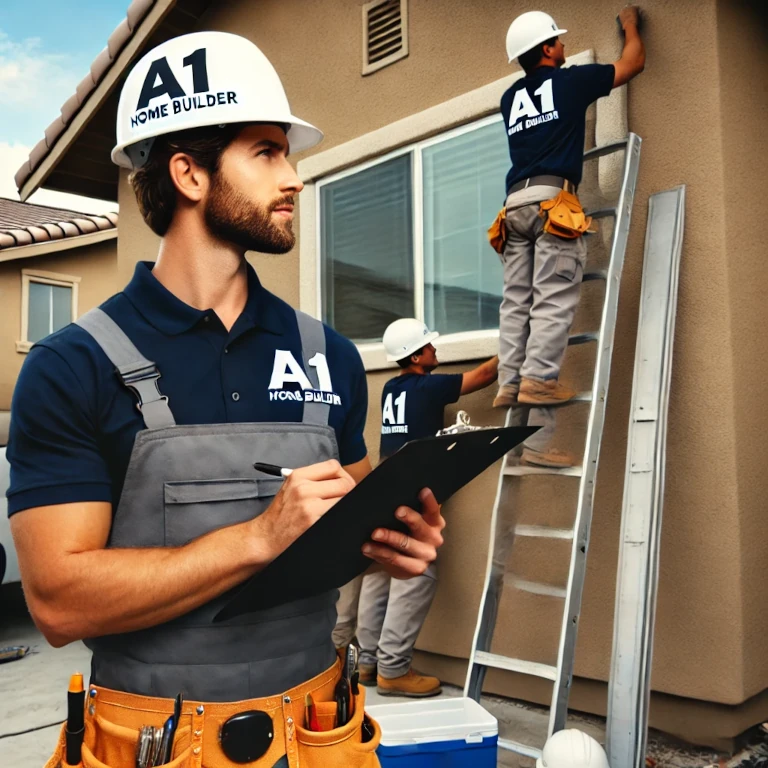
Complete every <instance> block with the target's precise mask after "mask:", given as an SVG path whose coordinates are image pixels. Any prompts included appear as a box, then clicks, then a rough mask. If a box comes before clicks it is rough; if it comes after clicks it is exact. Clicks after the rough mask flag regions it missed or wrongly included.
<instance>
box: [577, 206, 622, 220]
mask: <svg viewBox="0 0 768 768" xmlns="http://www.w3.org/2000/svg"><path fill="white" fill-rule="evenodd" d="M584 215H585V216H591V217H592V218H593V219H607V218H608V217H609V216H615V215H616V209H615V208H596V209H595V210H594V211H584Z"/></svg>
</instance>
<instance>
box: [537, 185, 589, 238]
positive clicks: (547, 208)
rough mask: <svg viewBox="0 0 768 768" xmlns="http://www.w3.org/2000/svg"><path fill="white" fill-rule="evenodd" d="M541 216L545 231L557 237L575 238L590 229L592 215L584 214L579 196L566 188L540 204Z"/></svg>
mask: <svg viewBox="0 0 768 768" xmlns="http://www.w3.org/2000/svg"><path fill="white" fill-rule="evenodd" d="M539 216H541V218H542V219H544V231H545V232H548V233H549V234H550V235H555V236H556V237H563V238H566V239H568V240H574V239H576V238H577V237H581V236H582V235H583V234H584V233H585V232H588V231H589V232H594V231H595V230H592V229H589V225H590V224H591V223H592V217H591V216H585V215H584V209H583V208H582V207H581V203H580V202H579V198H578V197H576V195H574V194H572V193H571V192H566V191H565V190H564V189H563V190H562V191H561V192H558V194H557V195H556V196H555V197H553V198H552V199H551V200H544V201H543V202H542V203H541V204H540V206H539Z"/></svg>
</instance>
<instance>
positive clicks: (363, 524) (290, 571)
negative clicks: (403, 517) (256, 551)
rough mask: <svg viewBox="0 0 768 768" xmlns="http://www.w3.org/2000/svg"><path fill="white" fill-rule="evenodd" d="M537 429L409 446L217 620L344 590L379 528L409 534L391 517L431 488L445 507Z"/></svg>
mask: <svg viewBox="0 0 768 768" xmlns="http://www.w3.org/2000/svg"><path fill="white" fill-rule="evenodd" d="M537 429H539V427H489V428H484V429H477V430H472V431H467V432H459V433H456V434H449V435H440V436H439V437H426V438H423V439H420V440H413V441H411V442H409V443H406V444H405V445H404V446H403V447H402V448H401V449H400V450H399V451H397V452H396V453H394V454H393V455H392V456H391V457H390V458H389V459H387V460H386V461H384V462H383V463H381V464H380V465H379V466H378V467H377V468H376V469H375V470H374V471H373V472H371V474H369V475H368V476H367V477H366V478H365V479H364V480H363V481H362V482H361V483H359V484H358V485H357V486H356V487H355V488H354V489H353V490H352V491H350V492H349V493H348V494H347V495H346V496H345V497H344V498H343V499H341V501H339V502H338V504H336V505H335V506H334V507H332V508H331V509H330V510H329V511H328V512H327V513H326V514H325V515H324V516H323V517H322V518H320V520H318V521H317V522H316V523H315V524H314V525H313V526H312V527H311V528H309V529H308V530H307V531H305V532H304V533H303V534H302V535H301V536H300V537H299V538H298V539H296V541H294V542H293V544H291V546H290V547H288V549H286V550H285V552H283V553H282V554H281V555H279V556H278V557H277V558H276V559H275V560H273V561H272V562H271V563H270V564H269V565H268V566H267V567H266V568H265V569H264V570H263V571H261V572H260V573H257V574H256V575H255V576H252V577H251V578H250V579H249V580H248V581H246V582H245V583H244V584H243V585H241V586H240V587H238V588H236V590H235V592H234V594H233V596H232V598H231V599H230V600H229V601H228V602H227V603H226V604H225V605H224V607H223V608H222V609H221V610H220V611H219V613H218V614H217V615H216V617H215V618H214V621H216V622H218V621H225V620H226V619H230V618H233V617H234V616H238V615H240V614H243V613H249V612H251V611H257V610H263V609H266V608H272V607H274V606H276V605H282V604H284V603H290V602H293V601H294V600H299V599H301V598H305V597H311V596H313V595H317V594H321V593H322V592H326V591H328V590H330V589H337V588H339V587H342V586H343V585H344V584H346V583H347V582H348V581H351V580H352V579H354V578H355V576H358V575H359V574H361V573H362V572H363V571H365V570H366V569H367V568H368V567H369V566H370V565H371V562H372V561H371V560H370V558H367V557H366V556H365V555H363V553H362V551H361V549H362V547H363V544H365V542H366V541H369V540H370V538H371V534H372V533H373V532H374V531H375V530H376V528H390V529H392V530H402V531H407V530H408V528H407V527H406V525H405V524H404V523H401V522H400V521H399V520H397V518H396V517H395V510H396V509H397V508H398V507H400V506H402V505H405V506H409V507H412V508H414V509H419V508H420V504H419V500H418V494H419V493H420V491H421V489H422V488H431V489H432V492H433V493H434V494H435V498H436V499H437V501H438V502H439V503H440V504H442V503H443V502H445V501H446V500H447V499H448V498H450V497H451V496H452V495H453V494H454V493H456V491H458V490H459V489H460V488H462V487H463V486H465V485H466V484H467V483H468V482H469V481H470V480H472V479H474V478H475V477H477V476H478V475H479V474H480V473H481V472H482V471H483V470H485V469H487V468H488V467H489V466H491V464H493V463H494V462H495V461H497V460H498V459H500V458H501V457H502V456H503V455H504V454H506V453H508V452H509V451H511V450H512V449H513V448H514V447H515V446H517V445H519V444H520V443H522V442H524V441H525V440H527V439H528V438H529V437H530V436H531V435H532V434H533V433H534V432H536V430H537Z"/></svg>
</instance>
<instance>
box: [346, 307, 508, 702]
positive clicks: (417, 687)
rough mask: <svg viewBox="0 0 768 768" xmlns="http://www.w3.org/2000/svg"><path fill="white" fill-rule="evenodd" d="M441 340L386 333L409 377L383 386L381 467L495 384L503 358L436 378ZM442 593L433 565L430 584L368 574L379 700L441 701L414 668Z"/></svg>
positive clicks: (363, 610)
mask: <svg viewBox="0 0 768 768" xmlns="http://www.w3.org/2000/svg"><path fill="white" fill-rule="evenodd" d="M438 336H439V334H438V333H435V332H433V331H430V330H429V328H427V326H426V325H425V324H424V323H422V322H421V321H419V320H416V319H414V318H404V319H402V320H396V321H395V322H394V323H392V324H391V325H389V327H388V328H387V330H386V331H385V333H384V346H385V348H386V350H387V360H389V361H397V364H398V365H399V366H400V368H401V369H402V370H401V371H400V374H399V375H398V376H395V377H394V378H393V379H391V380H390V381H388V382H387V383H386V384H385V385H384V390H383V392H382V395H381V404H382V418H381V458H382V459H386V458H387V457H389V456H391V455H392V454H393V453H394V452H395V451H397V450H398V449H399V448H401V447H402V446H403V445H405V443H407V442H408V441H409V440H416V439H418V438H420V437H428V436H431V435H435V434H436V433H437V431H438V430H440V429H442V428H443V411H444V409H445V406H446V405H448V404H449V403H455V402H456V401H457V400H458V399H459V397H460V396H461V395H468V394H470V393H471V392H476V391H477V390H479V389H483V388H484V387H488V386H490V385H491V384H493V383H494V382H495V381H496V378H497V376H498V363H499V359H498V357H494V358H492V359H491V360H488V361H487V362H485V363H483V364H482V365H479V366H478V367H477V368H474V369H473V370H471V371H468V372H467V373H455V374H445V375H443V374H435V373H433V371H434V370H435V369H436V368H437V366H438V360H437V354H436V351H435V347H434V346H433V344H432V342H433V341H435V339H437V337H438ZM436 589H437V571H436V569H435V564H434V563H431V564H430V566H429V567H428V568H427V571H426V573H424V575H423V576H418V577H417V578H415V579H409V580H408V581H401V580H398V579H392V578H391V575H390V574H388V573H386V572H383V571H375V572H373V573H369V574H366V576H365V578H364V579H363V583H362V588H361V592H360V603H359V609H358V623H357V640H358V643H359V645H360V681H361V682H362V683H363V684H365V685H374V684H377V685H378V691H379V693H381V694H383V695H391V696H413V697H421V696H433V695H435V694H437V693H440V681H439V680H438V679H437V678H436V677H429V676H426V675H420V674H418V673H416V672H414V670H413V669H412V668H411V660H412V659H413V647H414V645H415V644H416V639H417V638H418V636H419V632H420V631H421V627H422V626H423V624H424V621H425V620H426V618H427V613H428V612H429V607H430V605H431V604H432V599H433V598H434V596H435V591H436ZM377 666H378V670H377ZM377 671H378V674H377Z"/></svg>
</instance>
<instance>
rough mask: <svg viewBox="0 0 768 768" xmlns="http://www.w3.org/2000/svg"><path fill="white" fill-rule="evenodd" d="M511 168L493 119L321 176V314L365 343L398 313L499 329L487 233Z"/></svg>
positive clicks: (498, 289)
mask: <svg viewBox="0 0 768 768" xmlns="http://www.w3.org/2000/svg"><path fill="white" fill-rule="evenodd" d="M508 168H509V155H508V149H507V142H506V137H505V134H504V130H503V126H502V124H501V121H500V119H499V118H498V117H496V116H494V117H491V118H486V119H484V120H481V121H478V122H476V123H472V124H471V125H467V126H463V127H462V128H459V129H456V130H453V131H450V132H448V133H445V134H442V135H440V136H437V137H433V138H431V139H428V140H425V141H421V142H418V143H416V144H412V145H411V146H408V147H404V148H403V149H400V150H397V151H396V152H393V153H391V154H389V155H387V156H385V157H382V158H379V159H377V160H375V161H372V162H369V163H366V164H363V165H360V166H357V167H354V168H351V169H349V170H346V171H344V172H342V173H339V174H336V175H335V176H332V177H329V178H327V179H324V180H320V181H318V183H317V190H318V211H319V217H318V219H319V252H320V265H321V298H322V314H323V320H324V321H325V322H327V323H329V324H330V325H332V326H333V327H334V328H336V330H338V331H339V332H340V333H342V334H343V335H345V336H347V337H349V338H351V339H353V340H354V341H357V342H367V341H378V340H380V339H381V337H382V335H383V333H384V329H385V328H386V327H387V325H388V324H389V323H391V322H392V321H393V320H396V319H398V318H400V317H417V318H419V319H423V320H424V321H425V322H426V323H427V325H429V327H430V328H433V329H434V330H437V331H440V332H441V333H461V332H465V331H478V330H484V329H493V328H498V323H499V303H500V301H501V293H502V270H501V264H500V262H499V258H498V256H497V255H496V253H495V252H494V251H493V249H492V248H491V246H490V245H489V243H488V239H487V234H486V232H487V229H488V227H489V226H490V224H491V222H492V221H493V219H494V218H495V217H496V214H497V213H498V211H499V208H500V207H501V206H502V205H503V203H504V180H505V175H506V172H507V170H508Z"/></svg>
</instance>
